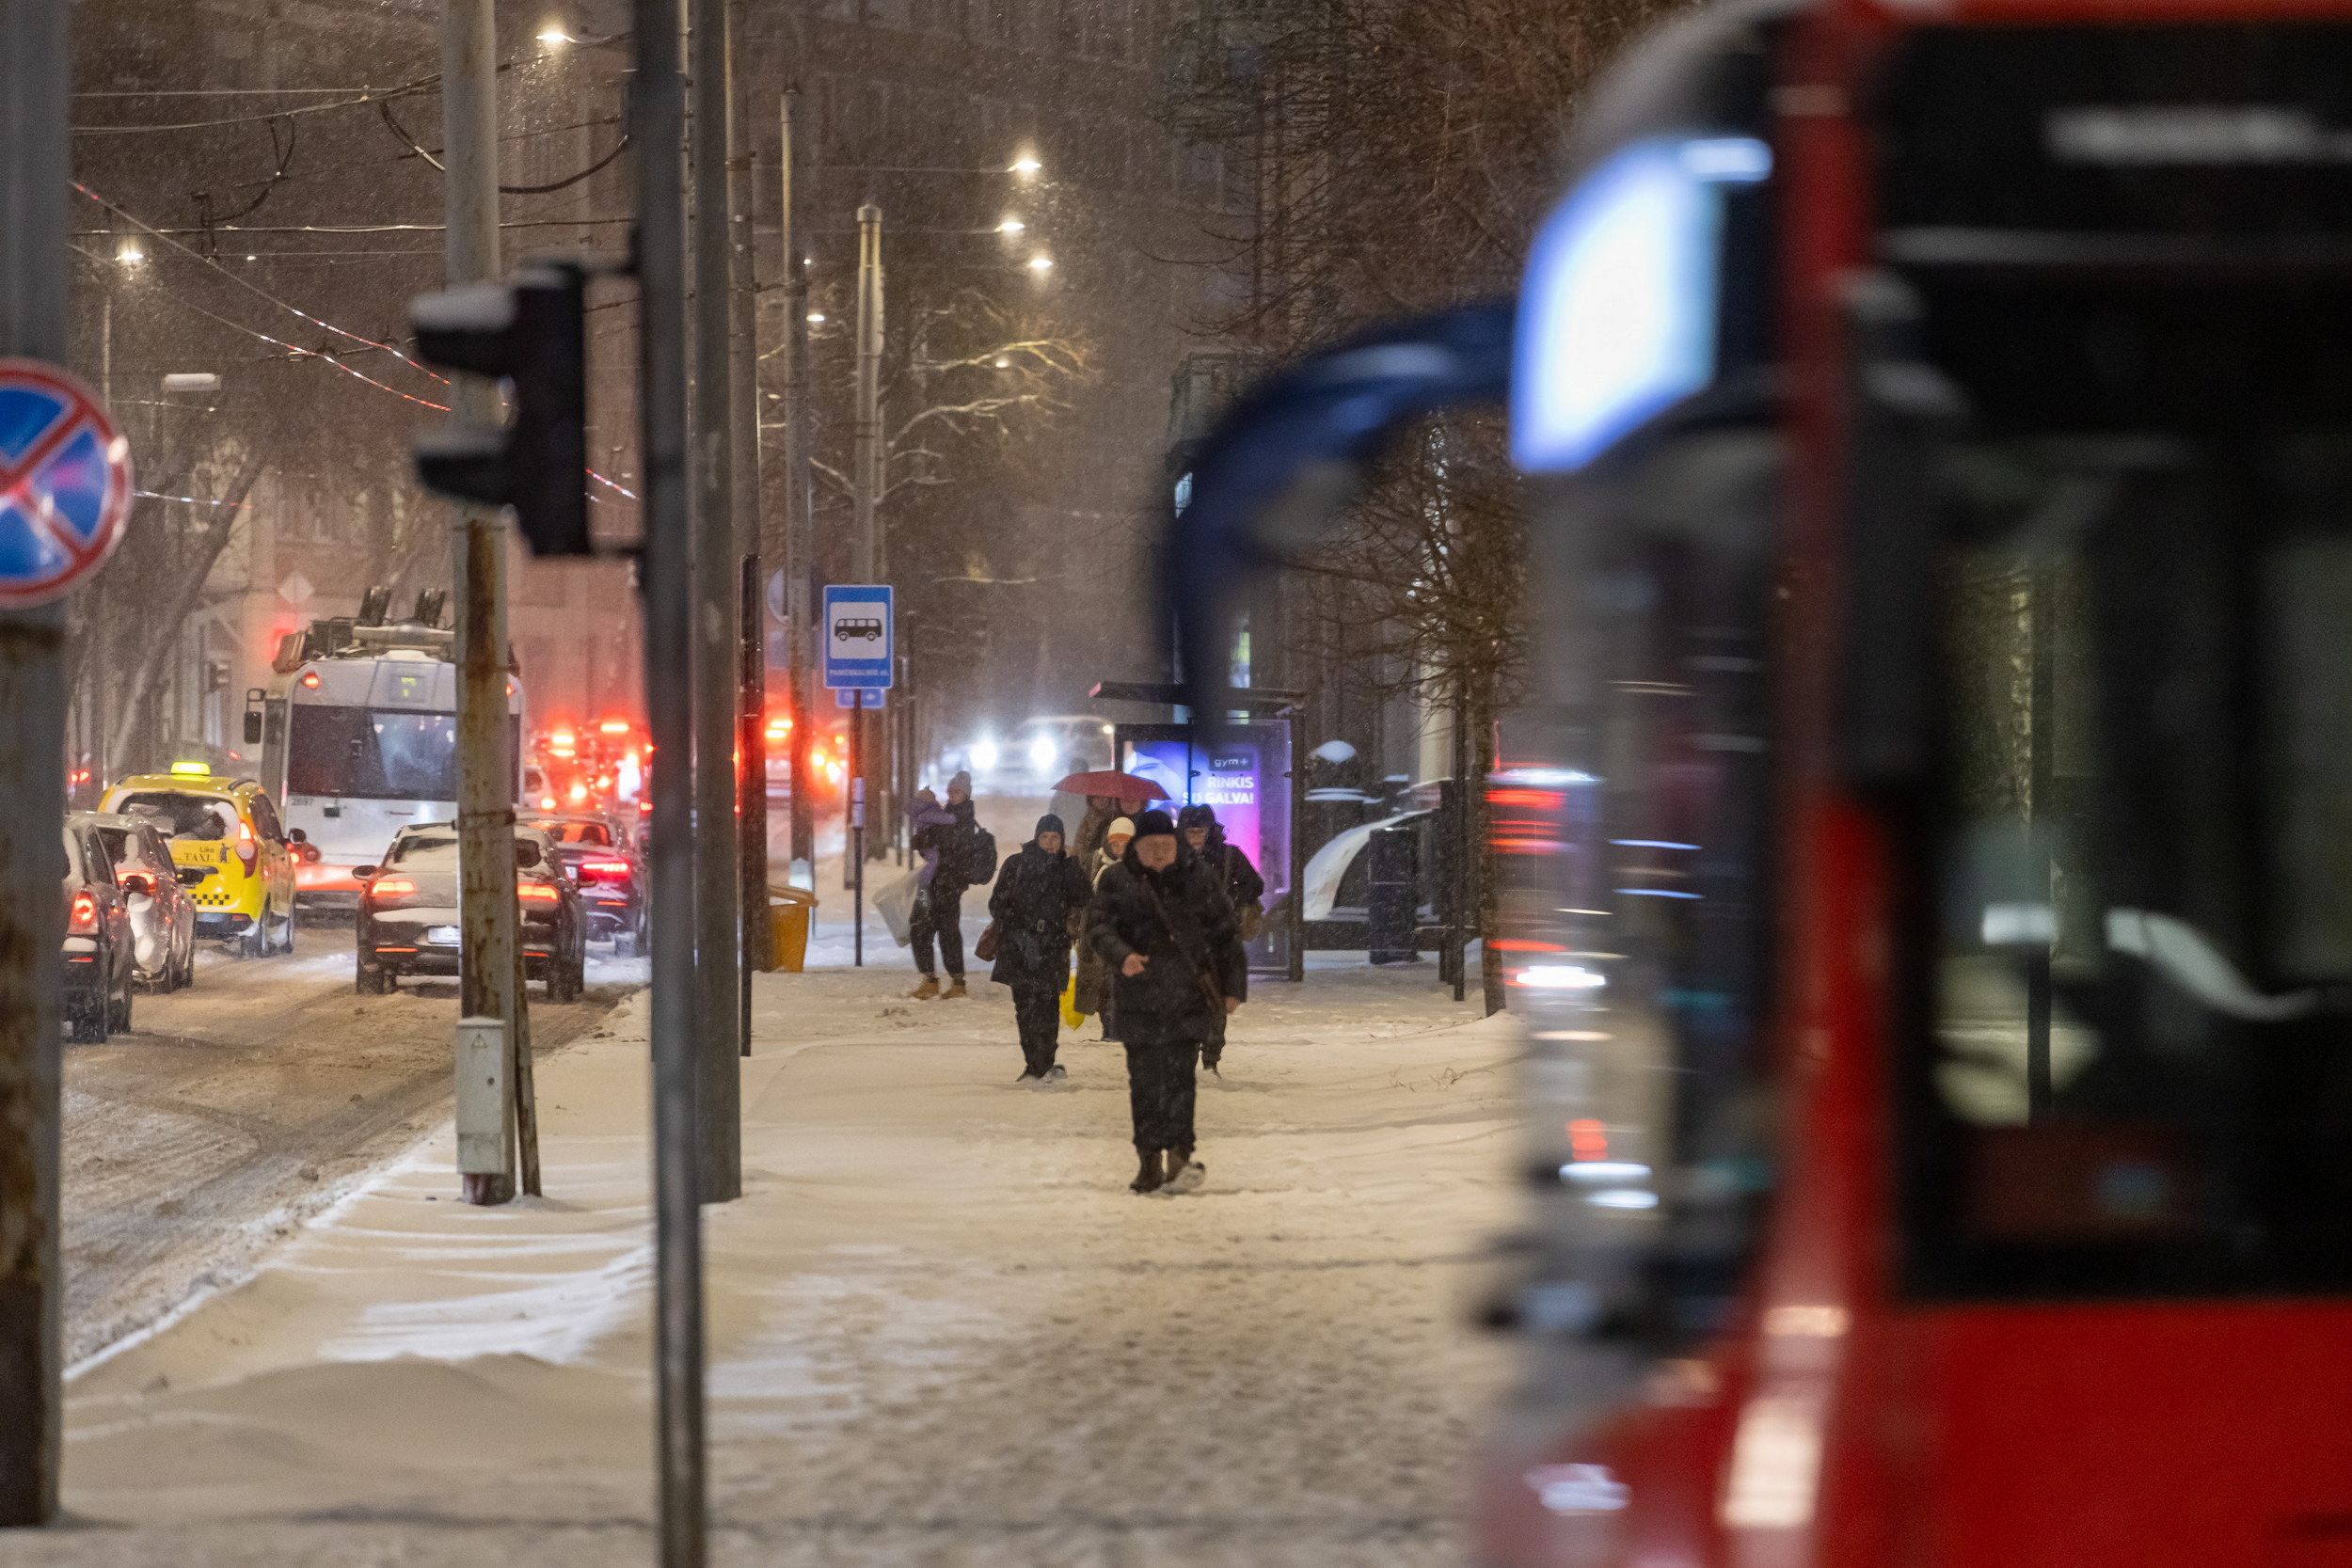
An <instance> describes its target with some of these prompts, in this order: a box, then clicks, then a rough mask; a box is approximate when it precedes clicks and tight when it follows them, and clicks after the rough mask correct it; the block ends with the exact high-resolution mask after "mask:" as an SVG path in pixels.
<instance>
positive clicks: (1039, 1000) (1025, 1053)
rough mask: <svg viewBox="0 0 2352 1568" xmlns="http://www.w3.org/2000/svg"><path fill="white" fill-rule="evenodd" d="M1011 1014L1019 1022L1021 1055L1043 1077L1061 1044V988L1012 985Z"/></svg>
mask: <svg viewBox="0 0 2352 1568" xmlns="http://www.w3.org/2000/svg"><path fill="white" fill-rule="evenodd" d="M1012 1016H1013V1020H1014V1022H1017V1023H1019V1024H1020V1026H1021V1059H1022V1060H1023V1061H1025V1062H1026V1063H1027V1064H1028V1066H1029V1070H1030V1071H1031V1072H1033V1073H1036V1074H1037V1075H1039V1076H1040V1077H1043V1076H1044V1074H1045V1069H1047V1068H1049V1067H1052V1066H1053V1065H1054V1053H1055V1051H1056V1049H1057V1047H1059V1045H1060V1044H1061V988H1060V987H1059V986H1055V987H1052V988H1050V989H1049V988H1046V987H1043V986H1015V987H1013V988H1012Z"/></svg>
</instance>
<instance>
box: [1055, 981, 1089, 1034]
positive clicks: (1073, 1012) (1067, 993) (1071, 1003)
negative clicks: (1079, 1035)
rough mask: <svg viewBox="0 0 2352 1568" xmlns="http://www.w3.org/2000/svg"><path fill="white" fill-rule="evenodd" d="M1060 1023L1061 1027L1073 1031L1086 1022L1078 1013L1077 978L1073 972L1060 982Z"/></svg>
mask: <svg viewBox="0 0 2352 1568" xmlns="http://www.w3.org/2000/svg"><path fill="white" fill-rule="evenodd" d="M1061 1021H1062V1025H1063V1027H1065V1028H1069V1029H1075V1028H1077V1027H1078V1026H1079V1025H1080V1024H1083V1023H1084V1022H1086V1018H1085V1016H1084V1015H1083V1014H1081V1013H1080V1012H1079V1011H1078V976H1077V974H1076V972H1075V971H1073V972H1072V974H1071V976H1070V978H1069V979H1067V980H1065V981H1063V982H1062V988H1061Z"/></svg>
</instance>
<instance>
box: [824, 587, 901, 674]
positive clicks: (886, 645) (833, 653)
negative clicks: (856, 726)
mask: <svg viewBox="0 0 2352 1568" xmlns="http://www.w3.org/2000/svg"><path fill="white" fill-rule="evenodd" d="M895 608H896V605H895V598H894V595H893V594H892V592H891V590H890V589H889V588H888V587H887V586H886V585H882V584H864V585H845V584H842V583H829V584H827V585H826V588H825V615H824V619H823V620H822V621H820V622H818V638H819V641H822V642H823V643H824V647H825V654H824V657H825V685H826V686H828V687H830V688H832V689H834V690H836V691H837V690H839V689H842V688H843V687H855V688H859V689H878V690H884V691H886V690H888V689H890V687H891V685H892V672H893V671H894V670H895V669H897V667H898V655H897V648H898V626H897V625H896V615H895Z"/></svg>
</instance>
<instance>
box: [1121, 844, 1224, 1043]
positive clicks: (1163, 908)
mask: <svg viewBox="0 0 2352 1568" xmlns="http://www.w3.org/2000/svg"><path fill="white" fill-rule="evenodd" d="M1136 886H1137V887H1139V888H1141V889H1143V895H1144V896H1145V897H1146V898H1149V899H1150V900H1152V912H1153V913H1155V914H1157V915H1158V916H1159V917H1160V924H1161V925H1162V926H1165V927H1168V942H1170V943H1171V944H1172V945H1173V946H1174V947H1175V949H1176V956H1177V957H1178V958H1182V959H1184V967H1185V968H1186V969H1188V970H1190V971H1192V979H1193V983H1194V984H1195V985H1197V986H1199V987H1200V994H1201V995H1202V996H1204V997H1206V998H1207V999H1208V1004H1209V1007H1210V1009H1211V1010H1212V1011H1221V1010H1222V1009H1223V1008H1224V1006H1225V988H1224V987H1223V986H1220V985H1218V984H1217V983H1216V975H1214V974H1210V973H1209V971H1208V969H1207V967H1206V966H1205V965H1203V964H1202V963H1201V962H1200V959H1198V958H1194V957H1193V956H1192V949H1191V948H1189V947H1187V946H1185V945H1184V932H1182V931H1181V930H1179V929H1177V927H1176V921H1175V918H1174V917H1173V916H1171V915H1170V914H1169V913H1168V905H1167V904H1165V903H1164V902H1162V901H1161V899H1160V890H1159V889H1158V888H1156V887H1153V886H1152V884H1151V883H1150V882H1148V881H1146V880H1145V879H1143V878H1141V877H1137V878H1136Z"/></svg>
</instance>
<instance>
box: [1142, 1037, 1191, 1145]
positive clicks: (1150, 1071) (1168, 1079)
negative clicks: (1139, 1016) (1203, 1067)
mask: <svg viewBox="0 0 2352 1568" xmlns="http://www.w3.org/2000/svg"><path fill="white" fill-rule="evenodd" d="M1199 1060H1200V1046H1199V1045H1198V1044H1196V1043H1194V1042H1193V1041H1190V1040H1184V1041H1181V1042H1179V1043H1178V1044H1175V1045H1130V1046H1128V1047H1127V1106H1128V1110H1129V1111H1130V1112H1131V1113H1132V1114H1133V1116H1134V1117H1135V1123H1136V1148H1141V1149H1152V1148H1181V1149H1185V1150H1187V1151H1189V1150H1190V1149H1191V1148H1192V1101H1193V1090H1194V1087H1195V1082H1196V1081H1195V1079H1194V1077H1193V1064H1194V1063H1196V1062H1198V1061H1199Z"/></svg>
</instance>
